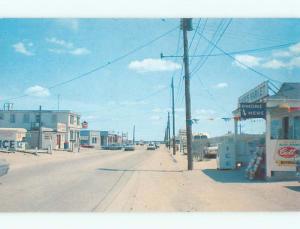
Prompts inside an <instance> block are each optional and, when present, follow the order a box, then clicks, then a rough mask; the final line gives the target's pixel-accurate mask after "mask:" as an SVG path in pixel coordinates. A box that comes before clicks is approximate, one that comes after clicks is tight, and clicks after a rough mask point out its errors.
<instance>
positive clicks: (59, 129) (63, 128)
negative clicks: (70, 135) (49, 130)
mask: <svg viewBox="0 0 300 229" xmlns="http://www.w3.org/2000/svg"><path fill="white" fill-rule="evenodd" d="M56 131H57V132H66V131H67V128H66V124H65V123H60V122H59V123H57V126H56Z"/></svg>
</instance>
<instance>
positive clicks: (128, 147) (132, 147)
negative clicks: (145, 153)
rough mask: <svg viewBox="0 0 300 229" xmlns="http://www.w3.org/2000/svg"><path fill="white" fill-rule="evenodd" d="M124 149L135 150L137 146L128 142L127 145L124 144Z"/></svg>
mask: <svg viewBox="0 0 300 229" xmlns="http://www.w3.org/2000/svg"><path fill="white" fill-rule="evenodd" d="M124 150H125V151H134V150H135V148H134V145H132V144H126V145H125V146H124Z"/></svg>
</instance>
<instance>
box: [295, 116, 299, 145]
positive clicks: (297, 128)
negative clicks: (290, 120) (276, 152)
mask: <svg viewBox="0 0 300 229" xmlns="http://www.w3.org/2000/svg"><path fill="white" fill-rule="evenodd" d="M294 139H297V140H300V116H296V117H295V118H294Z"/></svg>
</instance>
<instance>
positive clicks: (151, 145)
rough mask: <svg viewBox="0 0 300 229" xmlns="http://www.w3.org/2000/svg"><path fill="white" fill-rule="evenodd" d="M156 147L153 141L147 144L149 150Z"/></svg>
mask: <svg viewBox="0 0 300 229" xmlns="http://www.w3.org/2000/svg"><path fill="white" fill-rule="evenodd" d="M155 149H156V147H155V145H154V144H153V143H150V144H149V145H148V146H147V150H155Z"/></svg>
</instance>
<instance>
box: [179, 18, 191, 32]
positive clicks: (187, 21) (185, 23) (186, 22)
mask: <svg viewBox="0 0 300 229" xmlns="http://www.w3.org/2000/svg"><path fill="white" fill-rule="evenodd" d="M184 28H185V29H186V30H187V31H192V30H193V20H192V18H182V19H181V20H180V29H181V30H183V29H184Z"/></svg>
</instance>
